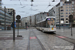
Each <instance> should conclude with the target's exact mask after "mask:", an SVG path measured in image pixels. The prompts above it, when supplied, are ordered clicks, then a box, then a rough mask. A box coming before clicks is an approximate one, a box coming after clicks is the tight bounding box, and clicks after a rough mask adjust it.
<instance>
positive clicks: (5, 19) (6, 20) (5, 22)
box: [0, 8, 12, 30]
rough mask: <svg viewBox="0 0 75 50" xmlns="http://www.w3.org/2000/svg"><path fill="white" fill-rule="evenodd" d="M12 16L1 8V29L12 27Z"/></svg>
mask: <svg viewBox="0 0 75 50" xmlns="http://www.w3.org/2000/svg"><path fill="white" fill-rule="evenodd" d="M11 19H12V15H10V14H8V13H7V12H6V10H4V9H2V8H0V22H1V25H0V29H5V30H6V29H7V27H8V26H10V27H11V23H12V20H11Z"/></svg>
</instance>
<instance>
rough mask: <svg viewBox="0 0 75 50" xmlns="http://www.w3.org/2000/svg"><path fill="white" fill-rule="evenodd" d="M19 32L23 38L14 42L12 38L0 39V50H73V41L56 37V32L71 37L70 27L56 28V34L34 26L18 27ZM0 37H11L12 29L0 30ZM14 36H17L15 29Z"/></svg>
mask: <svg viewBox="0 0 75 50" xmlns="http://www.w3.org/2000/svg"><path fill="white" fill-rule="evenodd" d="M73 29H74V28H73ZM73 31H74V30H73ZM19 32H20V35H22V36H23V38H22V39H16V40H15V42H13V40H12V39H7V40H0V50H73V47H74V44H73V43H70V42H68V41H66V40H63V39H62V38H59V37H56V34H59V35H63V36H67V37H71V36H70V29H65V30H62V29H60V30H59V29H57V32H56V34H53V33H51V34H50V33H43V32H41V31H38V30H37V29H35V28H30V29H27V30H25V29H20V31H19ZM73 33H74V32H73ZM67 34H68V35H67ZM1 37H13V33H12V30H11V31H0V38H1ZM15 37H17V30H16V36H15ZM71 38H72V37H71ZM73 38H74V36H73Z"/></svg>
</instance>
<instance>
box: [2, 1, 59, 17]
mask: <svg viewBox="0 0 75 50" xmlns="http://www.w3.org/2000/svg"><path fill="white" fill-rule="evenodd" d="M59 2H60V0H55V2H52V0H34V2H31V0H2V7H3V8H4V6H6V8H13V9H15V11H16V15H20V16H21V17H27V16H31V15H35V14H37V13H40V12H48V11H49V10H50V9H51V8H52V7H54V6H55V5H56V4H57V3H59ZM31 4H32V5H33V6H31ZM49 4H50V5H51V6H48V5H49Z"/></svg>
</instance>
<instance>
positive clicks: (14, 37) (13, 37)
mask: <svg viewBox="0 0 75 50" xmlns="http://www.w3.org/2000/svg"><path fill="white" fill-rule="evenodd" d="M14 22H15V11H14V10H13V40H15V27H14Z"/></svg>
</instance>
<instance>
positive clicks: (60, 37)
mask: <svg viewBox="0 0 75 50" xmlns="http://www.w3.org/2000/svg"><path fill="white" fill-rule="evenodd" d="M57 37H59V38H66V37H64V36H57Z"/></svg>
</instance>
